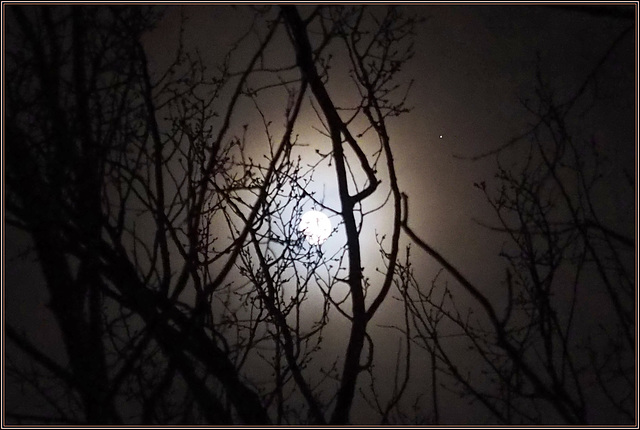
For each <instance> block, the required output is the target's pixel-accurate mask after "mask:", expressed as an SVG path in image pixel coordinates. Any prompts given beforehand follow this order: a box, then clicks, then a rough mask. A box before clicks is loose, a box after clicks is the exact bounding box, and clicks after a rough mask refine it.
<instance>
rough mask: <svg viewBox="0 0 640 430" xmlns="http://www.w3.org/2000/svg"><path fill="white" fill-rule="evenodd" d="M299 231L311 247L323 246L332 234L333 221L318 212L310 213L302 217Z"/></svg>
mask: <svg viewBox="0 0 640 430" xmlns="http://www.w3.org/2000/svg"><path fill="white" fill-rule="evenodd" d="M298 229H299V230H300V231H301V232H302V234H304V235H305V236H306V237H307V242H309V244H311V245H320V244H322V243H323V242H324V241H325V240H327V238H328V237H329V235H330V234H331V221H330V220H329V218H328V217H327V216H326V215H325V214H323V213H322V212H318V211H309V212H306V213H305V214H304V215H302V219H301V220H300V226H299V227H298Z"/></svg>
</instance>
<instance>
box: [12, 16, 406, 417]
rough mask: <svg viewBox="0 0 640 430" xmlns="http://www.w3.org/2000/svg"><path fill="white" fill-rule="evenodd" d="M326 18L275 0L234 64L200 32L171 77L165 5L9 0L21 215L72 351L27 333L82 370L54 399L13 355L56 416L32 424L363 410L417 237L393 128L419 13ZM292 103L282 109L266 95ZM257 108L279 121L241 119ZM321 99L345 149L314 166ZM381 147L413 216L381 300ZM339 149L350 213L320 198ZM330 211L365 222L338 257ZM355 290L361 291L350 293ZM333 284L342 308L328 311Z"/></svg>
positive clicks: (347, 230) (64, 367) (17, 220)
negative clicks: (332, 76) (383, 325)
mask: <svg viewBox="0 0 640 430" xmlns="http://www.w3.org/2000/svg"><path fill="white" fill-rule="evenodd" d="M309 12H310V13H309V14H308V16H307V17H306V18H303V17H302V16H301V15H300V13H299V12H298V10H297V9H296V8H295V7H291V6H287V7H282V8H280V9H278V8H266V9H265V10H256V11H255V13H254V23H253V25H252V26H251V29H250V31H249V33H248V34H247V35H246V36H245V37H244V38H243V39H241V40H240V42H239V45H237V46H236V47H235V48H234V49H232V51H231V52H230V53H229V55H227V56H226V57H225V58H224V60H223V61H222V62H221V63H220V65H219V67H218V70H216V71H214V72H213V73H209V72H208V71H207V70H206V69H205V66H204V65H203V64H202V61H201V60H200V59H199V57H198V56H197V53H193V52H188V51H187V50H186V49H185V48H184V46H183V45H182V43H180V46H179V48H178V51H177V54H176V57H175V60H174V61H173V62H172V64H171V65H170V67H169V68H168V70H166V72H164V73H157V72H156V73H154V72H153V71H152V69H151V68H150V65H149V60H148V58H147V54H146V52H145V49H144V45H143V43H142V40H141V37H142V35H143V34H144V32H145V31H147V30H149V29H150V28H152V27H153V25H154V23H155V22H157V17H156V14H155V12H154V11H153V10H146V9H142V8H121V7H115V6H114V7H81V6H74V7H39V8H22V7H12V8H10V10H9V13H10V16H9V25H8V27H9V35H10V37H11V39H12V40H13V41H14V43H13V44H12V48H11V49H10V50H9V52H8V55H9V60H10V61H9V62H10V68H9V70H8V76H9V80H8V85H7V86H8V88H9V92H10V94H9V95H8V100H7V119H8V123H10V125H9V126H8V127H7V142H8V144H7V157H8V159H9V160H10V161H9V163H8V172H7V184H8V200H7V202H8V205H7V207H8V209H9V213H10V217H9V218H8V219H7V221H8V223H9V224H10V225H12V226H13V227H16V228H19V229H21V230H23V231H25V232H27V233H29V235H30V237H31V239H32V241H33V245H34V250H33V252H34V254H35V256H36V257H37V259H38V262H39V264H40V266H41V267H42V270H43V274H44V278H45V281H46V285H47V289H48V293H49V295H50V297H51V310H52V312H53V314H54V315H55V317H56V320H57V322H58V324H59V328H60V332H61V334H62V337H63V339H64V342H65V344H64V346H65V352H66V355H67V356H68V360H69V363H68V364H67V363H58V362H55V361H53V360H51V359H50V358H48V357H47V354H46V353H45V352H43V351H41V350H39V349H38V347H37V346H36V345H34V344H33V343H32V342H30V341H29V339H28V338H26V337H25V336H23V335H22V334H21V333H20V331H19V330H18V329H17V328H14V327H12V326H11V325H9V326H7V330H6V333H7V335H8V337H9V338H10V339H11V340H12V342H13V344H14V345H15V346H17V347H18V348H19V350H20V351H21V353H22V354H23V355H26V356H27V357H29V359H30V360H32V362H33V363H35V365H36V367H37V368H38V372H40V371H41V370H43V369H44V370H46V371H47V372H48V374H50V375H51V376H53V377H55V378H58V379H60V380H62V381H63V382H64V384H65V389H64V390H63V391H64V392H63V393H56V394H55V395H49V394H51V393H50V392H49V391H47V389H46V388H44V387H42V386H41V382H42V378H38V377H36V376H35V375H36V373H35V372H36V371H35V370H29V369H27V368H24V367H23V366H21V365H20V363H19V362H18V361H11V362H10V363H9V365H8V367H7V374H8V375H9V376H11V377H14V378H17V379H18V380H21V381H24V380H27V381H29V383H30V384H31V385H32V388H33V389H34V390H36V391H38V392H40V393H41V394H43V395H46V396H45V397H46V400H47V402H48V403H49V407H50V409H51V415H50V416H42V417H38V416H29V415H28V414H27V413H26V412H24V411H10V412H9V416H10V417H11V418H12V419H13V420H35V421H38V420H39V419H46V420H48V421H54V422H55V421H59V422H62V423H74V422H89V423H120V422H130V421H137V422H145V423H160V422H209V423H230V422H236V421H239V422H244V423H254V424H255V423H269V422H277V423H289V422H316V423H326V422H332V423H345V422H348V421H349V415H350V410H351V408H352V403H353V399H354V396H355V395H356V383H357V380H358V377H359V375H360V373H361V372H362V371H363V370H367V369H368V368H369V367H370V365H371V362H372V360H373V355H372V354H373V343H372V342H373V341H372V339H371V338H370V336H368V335H367V324H368V323H369V321H370V320H371V318H372V317H373V315H374V314H375V313H376V311H377V310H378V309H379V307H380V305H381V303H382V302H383V301H384V300H385V297H386V295H387V294H388V291H389V289H390V286H391V281H392V277H393V273H394V270H393V265H394V264H395V256H396V254H397V250H398V240H399V234H400V224H399V221H400V194H399V190H398V186H397V181H396V178H395V172H394V167H393V160H392V157H391V152H390V143H389V136H388V134H387V131H386V125H385V122H386V120H387V119H388V117H390V116H395V115H398V114H400V113H401V112H404V111H406V108H405V107H404V94H405V93H398V94H396V93H397V90H398V88H397V86H396V84H394V83H393V82H394V79H395V76H396V74H397V73H398V72H399V70H400V66H401V65H402V64H403V63H404V62H406V61H407V60H408V59H409V58H410V57H411V46H410V44H409V43H408V40H409V39H410V37H411V33H412V28H413V25H414V24H415V22H416V21H415V20H414V19H405V18H403V17H401V16H400V15H399V14H398V13H397V11H396V10H395V9H393V8H390V9H388V10H387V11H383V10H381V9H376V10H372V11H368V10H365V9H363V8H333V7H332V8H325V7H318V8H315V9H313V10H310V11H309ZM311 28H313V34H314V36H313V37H312V36H311V34H312V32H311ZM285 31H286V32H285ZM315 35H317V36H315ZM283 36H286V37H288V38H289V40H290V41H291V44H292V48H293V49H291V50H290V52H291V53H292V54H294V55H292V57H291V62H290V64H286V65H276V66H274V65H272V64H270V63H269V59H268V58H265V57H266V55H267V52H268V48H269V47H270V45H271V44H272V43H274V42H273V40H274V38H275V37H283ZM248 38H257V40H258V43H257V46H256V47H254V52H253V54H252V55H251V56H249V57H248V58H247V59H248V61H245V62H244V64H243V65H242V67H241V68H240V69H234V68H233V66H232V62H233V60H234V59H235V57H234V55H233V54H234V50H235V49H238V50H239V49H241V48H244V46H245V45H242V46H241V44H242V42H243V41H244V40H246V39H248ZM334 51H335V52H339V51H342V52H344V53H345V57H346V58H349V59H350V61H351V63H352V67H353V71H354V75H353V84H354V88H355V89H356V90H357V91H358V93H357V94H359V97H358V98H357V99H356V102H355V103H354V104H353V105H352V106H342V107H338V106H336V104H335V103H334V101H333V99H332V98H331V96H330V95H329V92H328V90H327V87H326V85H327V79H328V71H329V58H330V56H331V55H333V54H334V53H335V52H334ZM194 54H195V55H194ZM242 60H244V59H241V61H242ZM308 90H310V92H311V94H308V93H309V91H308ZM274 91H276V92H277V95H275V96H272V95H269V99H266V98H265V97H266V96H265V94H268V93H270V92H274ZM276 97H280V100H282V111H281V112H278V113H277V115H276V114H275V113H274V112H272V110H273V108H272V107H271V106H270V107H269V111H267V110H265V108H264V106H263V104H264V103H265V100H267V101H268V102H270V103H273V100H275V99H276ZM309 97H311V98H310V99H309ZM309 100H310V101H311V103H309ZM247 102H249V103H250V104H251V105H253V110H252V112H253V113H250V115H254V116H255V117H256V118H257V119H258V123H255V122H254V123H251V124H249V123H242V121H241V117H242V116H246V115H247V112H248V111H246V110H245V111H244V113H243V115H242V116H241V115H240V114H239V113H238V112H239V109H240V107H239V106H240V105H241V104H246V103H247ZM303 108H304V109H307V110H308V109H309V108H315V109H316V114H317V117H318V121H319V123H320V124H323V126H324V130H323V129H319V135H320V136H323V135H324V136H326V137H327V138H328V140H329V141H330V142H331V146H330V148H329V149H328V151H326V152H325V153H320V151H319V150H318V155H316V159H317V161H316V162H315V163H316V164H314V165H312V166H309V165H308V163H303V162H302V161H301V159H300V155H299V149H298V148H301V145H302V144H304V143H306V142H300V140H299V138H298V136H297V133H296V129H298V128H300V126H299V120H298V119H299V117H300V112H301V110H302V109H303ZM243 109H245V108H244V107H243ZM274 119H277V120H279V121H280V122H281V123H282V124H283V126H282V127H276V126H274V125H273V121H274ZM260 121H261V122H262V135H261V136H257V137H256V136H255V134H252V133H255V132H254V130H256V129H257V127H256V125H257V124H259V122H260ZM353 130H356V131H353ZM356 134H357V136H358V137H357V138H356V137H354V136H355V135H356ZM365 135H366V136H368V135H375V136H377V137H378V138H379V149H378V150H377V151H376V152H375V153H373V154H367V153H365V151H364V150H363V148H362V144H361V139H362V138H363V136H365ZM347 147H348V148H349V150H350V151H352V152H353V154H352V155H347V154H346V148H347ZM296 151H298V154H297V155H296ZM260 160H263V161H260ZM378 160H386V162H385V164H384V167H385V168H386V169H387V173H386V175H387V177H388V179H389V184H390V187H389V189H390V192H391V196H392V198H391V202H392V204H393V208H394V209H393V210H394V213H395V215H394V220H395V221H394V225H393V228H392V243H391V251H390V254H389V261H390V270H389V271H388V273H387V275H386V276H385V277H384V279H383V281H382V283H381V285H380V287H379V288H378V289H377V290H378V291H377V292H376V293H375V294H376V295H375V298H374V300H373V301H372V302H371V303H370V304H369V306H367V305H366V303H365V297H366V287H367V285H366V282H367V280H366V278H365V276H364V275H363V269H362V261H361V244H360V242H359V235H360V229H361V226H362V222H363V220H364V218H365V216H366V214H365V210H368V209H366V205H365V204H364V201H365V200H366V199H367V198H369V197H370V196H371V195H372V194H373V193H374V191H376V189H377V188H378V186H379V184H380V179H378V177H377V176H376V170H377V169H378ZM323 162H324V163H325V164H326V163H329V164H332V165H333V166H335V175H336V178H337V182H338V195H339V202H338V203H339V204H338V205H337V206H335V207H332V206H330V205H328V204H325V202H324V199H323V198H321V197H316V196H315V195H314V193H312V192H310V191H309V187H308V185H309V183H310V182H311V180H312V175H313V173H314V168H315V167H317V165H318V164H320V163H323ZM354 163H355V164H354ZM352 165H353V166H352ZM356 166H357V168H359V169H360V172H358V171H356ZM309 205H315V206H316V207H319V208H325V210H328V211H330V212H331V213H333V214H334V218H335V219H337V220H338V226H337V227H336V230H337V231H338V232H339V233H340V234H344V235H345V237H346V239H345V241H344V246H338V247H337V248H336V249H337V250H336V251H335V252H334V253H333V254H331V255H325V254H324V253H323V251H322V249H320V248H318V247H314V246H311V245H309V244H306V243H305V241H304V235H303V233H302V232H300V231H298V229H297V227H296V226H297V224H298V220H299V218H300V215H301V212H302V211H303V209H305V208H308V207H309ZM36 206H38V207H40V208H42V210H39V211H33V210H32V209H31V208H33V207H36ZM321 270H324V274H321ZM343 283H346V285H348V293H347V294H346V296H345V297H343V298H341V299H337V298H336V294H337V293H336V291H337V290H339V289H340V285H341V284H343ZM312 288H313V289H314V290H320V291H321V295H320V297H321V298H320V300H321V305H318V304H317V303H314V304H313V306H312V305H310V300H309V298H308V296H309V294H310V293H309V291H310V290H311V289H312ZM343 295H344V294H343ZM347 305H350V307H349V306H347ZM318 309H319V311H318ZM314 311H315V312H314ZM309 315H313V316H312V317H309ZM330 315H334V317H335V318H340V319H342V320H343V324H344V323H346V324H347V325H348V327H350V329H349V330H350V335H349V339H348V341H347V342H345V344H344V347H345V348H346V355H345V358H344V360H340V361H339V362H338V361H336V362H335V363H333V365H332V366H331V367H330V370H329V371H327V372H325V374H324V376H321V377H320V378H319V379H318V375H322V373H317V371H314V372H311V371H309V370H306V369H307V367H308V366H310V365H312V364H313V363H312V362H315V361H317V358H315V356H317V355H318V351H319V349H320V348H321V347H322V344H323V338H322V335H323V331H324V330H327V327H328V324H329V316H330ZM366 342H369V348H368V349H369V352H368V353H363V349H364V348H365V343H366ZM363 355H365V361H364V363H363V362H362V361H361V359H362V356H363ZM256 369H259V370H256ZM332 393H333V394H332ZM125 404H126V407H125ZM330 411H333V412H331V413H330Z"/></svg>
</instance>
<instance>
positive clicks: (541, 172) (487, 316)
mask: <svg viewBox="0 0 640 430" xmlns="http://www.w3.org/2000/svg"><path fill="white" fill-rule="evenodd" d="M630 30H631V27H629V28H627V29H626V30H624V31H623V32H621V33H620V35H619V36H618V37H617V38H616V39H615V40H614V41H613V42H612V44H611V46H610V47H609V48H608V49H607V51H606V52H605V53H604V55H602V57H601V58H599V59H597V62H596V64H595V66H594V68H593V70H592V71H591V72H590V73H589V74H588V75H587V76H586V78H585V80H584V82H583V83H582V84H581V85H580V86H579V87H578V88H577V90H575V92H574V93H573V94H572V95H571V96H569V97H568V98H567V99H565V100H564V101H560V100H559V97H558V96H557V95H556V94H557V93H558V91H554V88H553V86H552V85H551V84H550V83H549V82H547V81H546V80H545V79H544V78H543V73H542V71H541V66H540V64H539V65H538V69H537V74H536V88H535V96H533V97H531V98H527V99H525V100H523V102H522V103H523V105H524V107H525V108H526V109H527V111H528V112H529V113H530V114H531V116H532V118H533V121H532V124H533V125H532V127H531V129H530V130H527V131H526V132H525V133H524V134H522V135H521V136H517V137H516V138H514V139H512V140H511V141H509V142H507V143H506V144H504V145H502V146H501V147H499V148H497V149H495V150H493V151H490V152H488V153H485V154H481V155H480V156H477V157H475V159H478V158H483V157H487V156H491V155H496V156H497V161H498V170H497V173H496V175H495V181H493V182H492V181H488V180H487V181H481V182H478V183H475V184H474V186H475V187H476V188H478V189H479V190H480V191H481V192H482V193H484V195H485V196H486V199H487V202H488V203H489V204H490V205H491V207H492V208H493V210H494V212H495V214H496V221H497V225H496V224H495V223H487V222H486V221H480V222H479V224H481V225H482V226H484V227H485V228H489V229H491V230H492V231H495V232H496V233H498V234H503V235H505V242H504V246H503V249H502V251H501V252H500V256H501V257H502V258H503V259H504V260H505V262H506V264H505V276H504V279H503V280H502V282H501V283H500V288H499V291H504V295H503V297H502V298H497V300H496V298H495V297H494V298H492V297H490V296H489V295H488V294H487V292H486V291H487V289H486V288H484V289H483V287H482V286H481V285H482V283H483V281H482V280H477V281H475V282H472V281H470V280H469V279H468V278H467V277H465V276H464V275H463V274H462V271H460V270H459V269H458V268H456V267H455V266H454V265H453V264H452V263H451V261H450V260H448V259H447V258H445V257H444V256H442V255H441V254H440V253H439V252H438V251H437V250H435V249H434V248H433V247H432V246H430V245H429V244H428V243H426V242H425V241H424V240H423V239H422V238H420V237H419V236H418V235H417V234H416V233H415V232H414V231H413V230H412V229H411V227H410V225H409V223H408V221H407V219H406V216H407V213H406V209H405V212H404V216H405V219H404V220H403V228H404V230H405V231H406V232H407V233H408V235H409V236H410V237H411V238H412V239H413V240H414V241H415V243H416V244H417V245H418V246H419V247H420V248H421V249H422V250H424V251H426V252H427V254H429V255H430V256H431V257H433V258H434V259H435V260H436V261H437V262H438V263H440V264H441V265H442V267H443V269H444V270H446V271H447V272H448V273H449V274H450V275H451V277H452V278H453V279H454V280H455V281H456V282H455V283H456V284H457V285H455V286H449V285H447V284H444V285H443V282H441V281H440V280H438V279H437V278H436V279H434V283H433V285H432V286H431V288H425V287H424V285H422V284H421V283H420V282H419V281H418V280H416V279H415V277H414V276H413V269H412V267H411V265H410V263H409V262H407V263H405V264H404V265H403V267H402V268H401V269H400V270H401V273H402V274H403V277H404V279H405V281H404V282H403V283H402V284H401V285H399V287H400V288H399V289H400V291H401V293H402V297H403V299H404V301H405V303H406V306H407V308H408V309H409V310H410V314H411V319H412V327H413V329H414V330H415V333H416V334H415V336H414V339H415V341H416V342H417V344H418V345H419V346H420V347H422V348H424V349H426V350H427V351H428V352H429V354H430V359H431V362H430V364H431V366H433V368H434V376H433V378H434V379H435V378H436V376H435V373H436V372H435V370H436V369H437V371H438V373H439V374H440V376H439V377H440V379H441V381H444V382H442V383H443V384H445V385H446V384H449V381H455V382H454V384H455V386H456V387H457V388H455V389H454V390H455V391H457V392H459V393H460V394H461V395H462V396H468V397H470V398H471V399H472V400H473V401H477V402H479V403H480V404H481V405H482V406H483V407H484V408H485V409H486V410H488V411H489V413H490V414H491V416H492V417H493V418H494V419H497V420H498V421H499V422H503V423H543V422H565V423H571V424H585V423H589V422H593V421H594V420H598V419H602V418H601V417H600V418H596V417H597V416H598V413H600V411H601V410H602V405H604V404H606V405H607V406H606V407H607V408H610V410H611V411H613V412H612V413H610V414H607V415H606V416H607V417H609V418H606V419H611V417H618V418H614V419H617V420H619V422H620V423H623V422H627V423H628V422H633V420H634V419H635V417H636V409H635V408H636V406H637V405H636V403H635V397H634V396H635V392H636V383H637V381H636V379H635V377H634V372H635V370H634V369H635V367H634V361H635V360H634V359H635V352H636V350H635V335H634V333H635V329H636V327H635V320H634V314H635V308H634V304H635V299H634V297H635V296H634V295H635V282H634V281H635V277H634V276H635V275H634V273H633V264H632V261H633V259H634V257H633V255H634V251H635V246H634V239H633V237H632V236H631V234H632V233H633V231H632V229H631V227H632V226H631V225H630V224H626V225H616V226H611V225H607V223H606V222H605V221H604V220H603V213H606V212H609V210H610V208H609V207H608V205H609V204H610V203H609V198H608V196H611V195H612V194H613V193H622V195H620V196H619V197H620V198H621V199H622V198H623V196H626V198H627V199H628V201H629V202H631V201H633V197H632V196H633V192H634V187H633V183H632V182H631V181H629V182H628V184H626V185H625V184H624V183H621V179H623V177H624V176H623V175H622V174H621V172H619V171H615V170H612V169H611V167H610V165H609V162H608V160H607V159H606V156H605V155H604V154H603V153H602V148H598V144H597V142H596V140H595V138H594V137H593V136H592V135H589V131H590V130H589V128H588V127H585V124H587V123H588V122H587V121H588V118H589V115H588V113H589V111H590V110H591V109H592V108H593V107H594V106H596V105H597V104H598V103H599V102H600V100H599V99H600V97H603V95H602V94H601V93H600V92H599V91H598V80H599V79H601V75H602V74H603V73H605V72H604V71H603V69H606V67H607V63H610V62H611V59H610V57H611V56H612V55H613V53H614V52H615V50H616V49H617V48H618V47H619V45H620V43H621V41H623V40H625V38H626V37H628V35H629V34H630ZM613 64H616V63H615V62H614V63H613ZM614 67H615V66H614ZM595 114H597V112H596V113H595ZM522 154H525V156H522ZM625 174H626V176H627V178H629V174H628V172H625ZM494 184H495V185H494ZM406 199H407V198H406V196H405V201H406ZM463 269H464V268H463ZM458 285H459V286H461V289H459V288H458ZM464 296H467V297H470V300H471V301H470V302H469V303H470V304H469V305H468V306H464V305H460V298H461V297H464ZM594 296H596V297H598V299H597V300H596V301H595V302H596V303H597V305H596V308H594V307H593V305H592V306H589V303H593V301H592V300H593V297H594ZM454 297H455V298H456V299H454ZM464 303H466V300H464ZM450 336H459V337H461V338H462V339H463V341H462V342H461V343H462V346H458V347H459V348H464V349H466V350H467V352H466V353H465V359H464V360H460V358H459V356H457V355H458V353H457V352H456V349H455V347H452V345H451V344H450V343H449V344H448V343H447V342H446V338H447V337H450ZM469 355H473V357H474V358H475V359H473V360H469V358H468V356H469ZM471 367H473V369H472V368H471ZM434 386H435V381H434ZM433 399H434V404H435V402H436V400H437V393H436V392H434V393H433ZM434 408H437V404H435V405H434Z"/></svg>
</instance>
